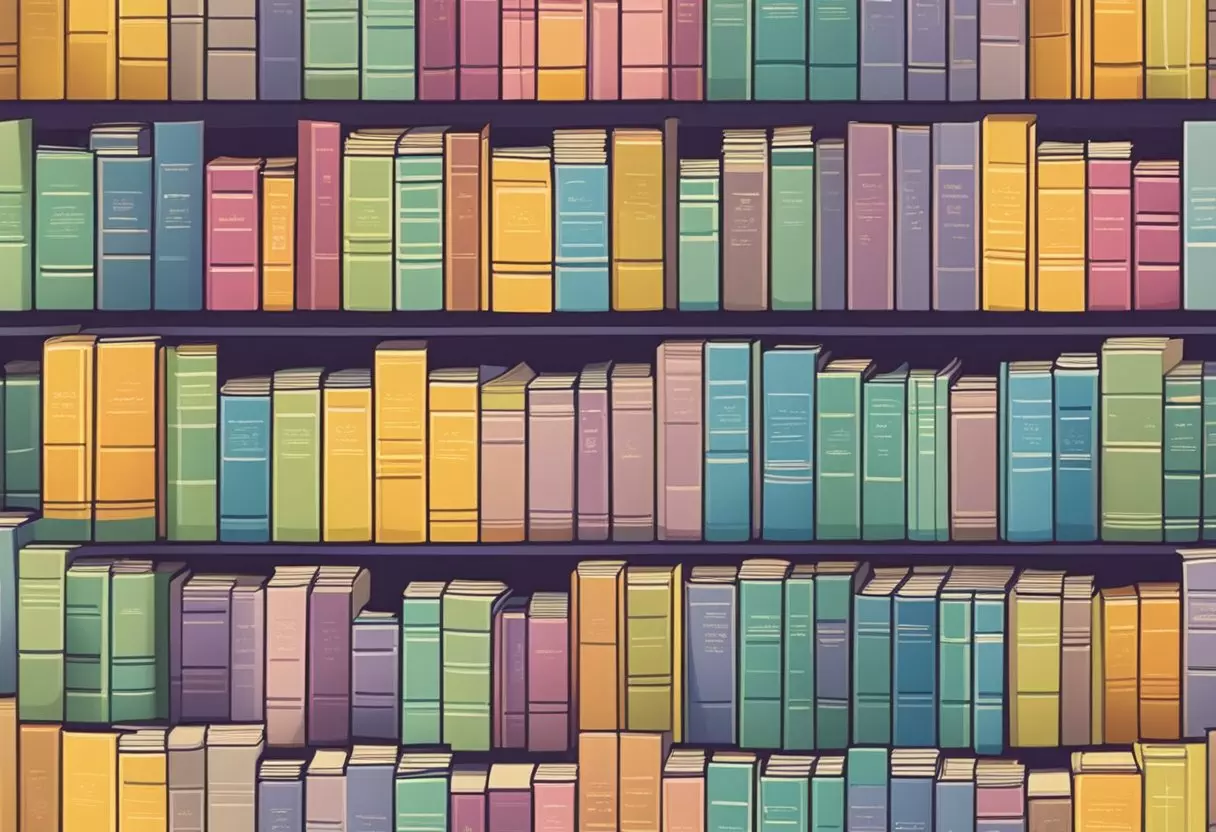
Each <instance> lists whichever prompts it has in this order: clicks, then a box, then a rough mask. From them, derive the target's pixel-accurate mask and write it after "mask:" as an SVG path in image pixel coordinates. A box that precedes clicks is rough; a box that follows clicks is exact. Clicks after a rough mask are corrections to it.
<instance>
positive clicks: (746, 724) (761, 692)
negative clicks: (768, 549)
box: [739, 560, 789, 748]
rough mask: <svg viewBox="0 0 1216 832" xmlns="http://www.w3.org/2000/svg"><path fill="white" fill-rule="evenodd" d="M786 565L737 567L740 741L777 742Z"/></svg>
mask: <svg viewBox="0 0 1216 832" xmlns="http://www.w3.org/2000/svg"><path fill="white" fill-rule="evenodd" d="M788 571H789V564H788V563H786V562H785V561H778V560H745V561H744V562H743V566H742V567H741V568H740V569H739V745H741V746H743V747H744V748H780V747H781V738H782V732H781V713H782V707H781V706H782V702H781V687H782V682H783V681H784V679H785V673H784V672H783V668H782V666H781V659H782V649H781V648H782V645H781V635H782V623H783V617H784V609H783V604H782V602H783V601H784V596H785V592H784V589H785V587H784V585H783V584H784V581H785V576H786V572H788Z"/></svg>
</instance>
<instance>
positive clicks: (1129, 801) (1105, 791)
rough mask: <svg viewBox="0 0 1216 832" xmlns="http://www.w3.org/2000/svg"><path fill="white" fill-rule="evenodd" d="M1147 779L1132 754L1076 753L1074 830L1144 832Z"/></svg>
mask: <svg viewBox="0 0 1216 832" xmlns="http://www.w3.org/2000/svg"><path fill="white" fill-rule="evenodd" d="M1143 785H1144V784H1143V776H1142V775H1141V773H1140V766H1139V765H1137V764H1136V758H1135V756H1134V755H1133V754H1132V752H1130V751H1074V752H1073V755H1072V795H1073V796H1072V828H1073V829H1075V830H1076V831H1077V832H1094V830H1104V832H1142V830H1143V829H1144V814H1143V811H1142V807H1143V805H1144V796H1143Z"/></svg>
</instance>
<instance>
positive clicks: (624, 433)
mask: <svg viewBox="0 0 1216 832" xmlns="http://www.w3.org/2000/svg"><path fill="white" fill-rule="evenodd" d="M611 399H612V402H611V404H612V423H611V424H612V461H611V463H610V464H609V472H610V475H611V477H612V502H611V506H612V509H611V511H612V539H613V540H619V541H647V540H654V493H655V482H654V449H655V442H654V429H655V423H654V382H653V380H652V379H650V378H646V379H631V380H628V381H621V382H617V381H616V380H614V381H613V383H612V389H611Z"/></svg>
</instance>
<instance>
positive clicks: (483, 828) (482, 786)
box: [448, 763, 490, 832]
mask: <svg viewBox="0 0 1216 832" xmlns="http://www.w3.org/2000/svg"><path fill="white" fill-rule="evenodd" d="M489 774H490V772H489V769H488V768H487V767H486V766H484V765H480V764H477V763H458V764H456V765H455V766H453V767H452V786H451V789H452V796H451V802H450V803H449V804H448V805H449V807H450V808H451V812H452V819H451V826H449V827H448V828H449V829H451V830H452V832H487V823H486V815H487V813H488V806H487V804H486V784H487V781H488V780H489Z"/></svg>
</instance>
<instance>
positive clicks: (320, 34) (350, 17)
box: [304, 0, 359, 101]
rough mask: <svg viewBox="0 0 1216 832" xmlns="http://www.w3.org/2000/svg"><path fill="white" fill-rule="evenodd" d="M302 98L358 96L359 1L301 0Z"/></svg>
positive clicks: (348, 97) (355, 98) (345, 98)
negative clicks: (302, 45)
mask: <svg viewBox="0 0 1216 832" xmlns="http://www.w3.org/2000/svg"><path fill="white" fill-rule="evenodd" d="M304 98H305V100H307V101H317V100H334V99H338V100H344V101H355V100H357V99H358V98H359V0H304Z"/></svg>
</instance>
